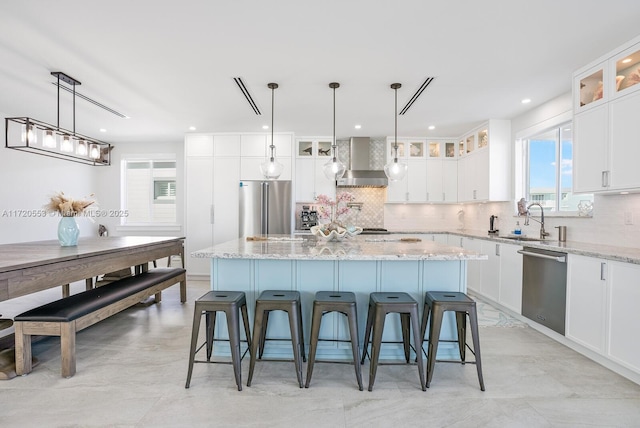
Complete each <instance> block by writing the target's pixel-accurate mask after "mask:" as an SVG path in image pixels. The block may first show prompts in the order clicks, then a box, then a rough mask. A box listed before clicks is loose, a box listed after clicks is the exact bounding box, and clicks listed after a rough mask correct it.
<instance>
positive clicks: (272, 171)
mask: <svg viewBox="0 0 640 428" xmlns="http://www.w3.org/2000/svg"><path fill="white" fill-rule="evenodd" d="M267 86H268V87H269V89H271V144H270V145H269V156H267V158H266V159H265V160H264V162H262V163H261V164H260V171H261V172H262V175H263V176H264V178H265V179H266V180H277V179H278V177H280V174H282V170H283V169H284V165H282V164H281V163H280V162H278V160H277V159H276V146H275V145H274V143H273V94H274V91H275V90H276V89H277V88H278V84H277V83H269V84H268V85H267Z"/></svg>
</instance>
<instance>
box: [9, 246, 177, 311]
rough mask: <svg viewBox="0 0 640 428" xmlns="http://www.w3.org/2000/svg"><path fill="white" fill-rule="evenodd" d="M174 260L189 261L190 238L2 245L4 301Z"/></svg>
mask: <svg viewBox="0 0 640 428" xmlns="http://www.w3.org/2000/svg"><path fill="white" fill-rule="evenodd" d="M173 255H179V256H180V257H181V259H182V260H184V238H182V237H155V236H117V237H99V238H80V239H79V240H78V245H76V246H73V247H62V246H60V243H59V242H58V241H57V240H51V241H34V242H21V243H15V244H4V245H0V301H3V300H8V299H13V298H16V297H20V296H24V295H27V294H31V293H35V292H38V291H42V290H46V289H48V288H53V287H58V286H61V285H65V284H70V283H72V282H75V281H84V280H86V279H87V278H93V277H96V276H98V275H103V274H106V273H109V272H115V271H118V270H120V269H125V268H129V267H132V266H146V265H147V264H148V263H149V262H152V261H154V260H157V259H162V258H165V257H171V256H173Z"/></svg>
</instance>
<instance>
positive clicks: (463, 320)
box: [456, 311, 467, 364]
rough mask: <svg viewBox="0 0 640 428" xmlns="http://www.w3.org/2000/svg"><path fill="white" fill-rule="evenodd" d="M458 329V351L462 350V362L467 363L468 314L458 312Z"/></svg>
mask: <svg viewBox="0 0 640 428" xmlns="http://www.w3.org/2000/svg"><path fill="white" fill-rule="evenodd" d="M456 327H457V330H458V349H459V350H460V360H461V361H462V364H464V363H465V357H466V351H467V346H466V343H467V342H466V341H467V313H466V312H462V311H456Z"/></svg>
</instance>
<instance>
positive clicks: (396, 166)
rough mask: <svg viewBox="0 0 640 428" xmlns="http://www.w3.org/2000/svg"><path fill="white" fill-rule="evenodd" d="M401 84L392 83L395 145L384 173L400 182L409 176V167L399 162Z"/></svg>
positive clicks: (390, 178)
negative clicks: (399, 97) (399, 100)
mask: <svg viewBox="0 0 640 428" xmlns="http://www.w3.org/2000/svg"><path fill="white" fill-rule="evenodd" d="M401 87H402V85H401V84H400V83H392V84H391V89H393V91H394V95H395V114H394V116H393V117H394V134H393V135H394V144H393V159H391V160H390V161H389V163H387V164H386V165H385V166H384V173H385V174H386V176H387V178H388V179H389V180H390V181H400V180H402V179H403V178H404V177H405V175H407V169H409V167H408V165H407V164H406V163H404V162H398V89H399V88H401Z"/></svg>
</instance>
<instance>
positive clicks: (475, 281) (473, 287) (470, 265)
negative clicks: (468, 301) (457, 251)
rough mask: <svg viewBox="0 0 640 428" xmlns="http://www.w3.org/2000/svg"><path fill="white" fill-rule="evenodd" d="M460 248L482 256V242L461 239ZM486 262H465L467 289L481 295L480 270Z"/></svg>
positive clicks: (465, 238)
mask: <svg viewBox="0 0 640 428" xmlns="http://www.w3.org/2000/svg"><path fill="white" fill-rule="evenodd" d="M462 248H464V249H465V250H469V251H475V252H476V253H480V254H482V240H480V239H474V238H467V237H466V236H465V237H463V238H462ZM485 262H486V260H469V261H467V289H468V290H470V291H473V292H476V293H479V294H482V289H481V286H482V268H483V263H485Z"/></svg>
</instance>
